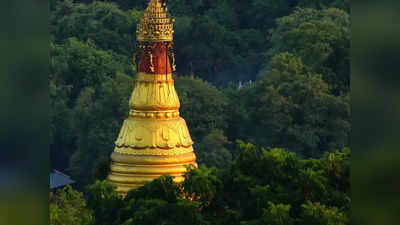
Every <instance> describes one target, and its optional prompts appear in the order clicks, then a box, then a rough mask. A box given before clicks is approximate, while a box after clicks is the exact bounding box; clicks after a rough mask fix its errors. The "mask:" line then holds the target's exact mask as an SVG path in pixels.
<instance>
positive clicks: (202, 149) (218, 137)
mask: <svg viewBox="0 0 400 225" xmlns="http://www.w3.org/2000/svg"><path fill="white" fill-rule="evenodd" d="M229 144H230V142H229V141H228V139H227V137H225V135H224V133H223V131H222V130H211V131H210V133H209V134H207V135H206V136H205V137H204V138H203V139H202V140H201V141H200V143H199V144H198V145H196V156H197V163H199V164H205V165H206V166H208V167H211V166H216V167H218V168H227V167H228V166H229V165H230V164H231V162H232V153H231V152H229V150H228V149H227V146H228V145H229Z"/></svg>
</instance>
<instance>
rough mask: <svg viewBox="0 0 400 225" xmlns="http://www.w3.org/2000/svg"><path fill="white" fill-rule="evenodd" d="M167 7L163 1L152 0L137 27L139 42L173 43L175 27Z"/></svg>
mask: <svg viewBox="0 0 400 225" xmlns="http://www.w3.org/2000/svg"><path fill="white" fill-rule="evenodd" d="M167 11H168V8H167V5H166V3H165V2H162V1H161V0H150V2H149V4H148V6H147V8H146V10H145V12H144V16H143V18H142V20H141V22H140V24H138V26H137V30H136V35H137V40H138V41H142V42H162V41H172V40H173V34H174V25H173V23H171V20H170V18H169V17H168V16H167Z"/></svg>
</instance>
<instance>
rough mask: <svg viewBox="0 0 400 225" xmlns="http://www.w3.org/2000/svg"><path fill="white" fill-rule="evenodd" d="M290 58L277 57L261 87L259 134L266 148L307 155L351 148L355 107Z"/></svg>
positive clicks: (257, 114)
mask: <svg viewBox="0 0 400 225" xmlns="http://www.w3.org/2000/svg"><path fill="white" fill-rule="evenodd" d="M308 70H309V69H308V68H307V67H306V66H305V65H304V64H303V63H302V60H301V58H299V57H296V56H294V55H292V54H290V53H282V54H280V55H277V56H276V57H274V58H273V59H272V60H271V62H270V64H269V72H268V74H267V75H266V78H265V79H264V80H262V81H260V82H259V83H258V85H257V92H258V94H257V96H258V100H259V101H256V102H257V103H258V104H257V105H258V107H257V109H256V110H255V112H254V116H255V121H257V123H259V124H260V126H255V132H258V133H259V134H257V133H255V134H254V135H255V136H257V135H262V136H263V137H260V140H263V142H262V145H267V146H279V147H284V148H288V149H290V150H293V151H296V152H299V153H301V154H303V155H305V156H311V155H314V154H321V153H322V152H325V151H331V150H333V149H336V148H343V147H345V146H347V145H348V138H349V134H350V105H349V99H348V97H347V96H344V97H342V96H335V95H332V94H331V93H330V89H329V86H328V85H327V83H325V82H324V81H323V80H322V78H321V76H319V75H317V74H313V73H312V72H309V71H308Z"/></svg>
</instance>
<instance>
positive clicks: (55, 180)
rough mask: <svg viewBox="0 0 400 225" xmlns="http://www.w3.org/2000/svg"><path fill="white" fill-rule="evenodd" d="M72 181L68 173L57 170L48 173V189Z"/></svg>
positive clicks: (71, 182)
mask: <svg viewBox="0 0 400 225" xmlns="http://www.w3.org/2000/svg"><path fill="white" fill-rule="evenodd" d="M73 183H75V181H73V180H72V179H71V178H70V177H69V176H68V175H66V174H64V173H61V172H60V171H58V170H53V171H52V172H51V173H50V189H54V188H58V187H63V186H65V185H68V184H73Z"/></svg>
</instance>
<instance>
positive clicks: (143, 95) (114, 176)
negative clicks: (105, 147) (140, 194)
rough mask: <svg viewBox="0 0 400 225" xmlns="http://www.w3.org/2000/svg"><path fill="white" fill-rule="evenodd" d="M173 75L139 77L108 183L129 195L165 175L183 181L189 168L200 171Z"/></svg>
mask: <svg viewBox="0 0 400 225" xmlns="http://www.w3.org/2000/svg"><path fill="white" fill-rule="evenodd" d="M179 106H180V105H179V99H178V95H177V93H176V91H175V87H174V82H173V80H172V76H171V74H167V75H165V74H163V75H159V74H145V73H139V74H138V75H137V80H136V84H135V88H134V90H133V93H132V96H131V99H130V108H131V111H130V115H129V117H128V118H127V119H125V121H124V123H123V125H122V128H121V130H120V133H119V135H118V138H117V140H116V141H115V149H114V152H113V154H112V155H111V159H112V163H111V166H110V174H109V176H108V180H109V181H110V182H111V183H113V184H115V185H116V186H117V192H119V193H121V194H122V195H125V194H126V193H127V191H128V190H129V189H130V188H137V187H140V186H141V185H143V184H144V183H145V182H149V181H151V180H153V179H154V178H157V177H159V176H160V175H163V174H170V175H171V176H174V177H175V178H174V180H175V181H176V182H181V181H183V176H182V175H183V174H184V173H185V172H186V167H187V166H188V165H193V166H194V167H197V164H196V156H195V154H194V152H193V147H192V145H193V141H192V139H191V137H190V134H189V130H188V128H187V125H186V122H185V120H184V119H183V118H181V117H180V116H179Z"/></svg>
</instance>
